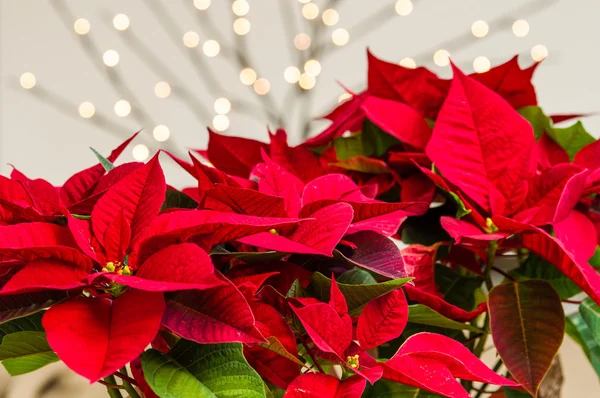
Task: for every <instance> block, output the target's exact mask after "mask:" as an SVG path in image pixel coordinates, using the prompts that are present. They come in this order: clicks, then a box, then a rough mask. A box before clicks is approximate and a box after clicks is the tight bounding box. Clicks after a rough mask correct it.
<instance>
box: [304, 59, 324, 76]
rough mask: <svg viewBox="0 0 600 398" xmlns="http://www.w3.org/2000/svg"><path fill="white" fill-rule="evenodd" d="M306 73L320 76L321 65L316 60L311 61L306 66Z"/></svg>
mask: <svg viewBox="0 0 600 398" xmlns="http://www.w3.org/2000/svg"><path fill="white" fill-rule="evenodd" d="M304 72H306V73H308V74H309V75H311V76H315V77H316V76H319V73H321V64H320V63H319V61H317V60H316V59H309V60H308V61H306V63H305V64H304Z"/></svg>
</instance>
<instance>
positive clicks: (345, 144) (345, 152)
mask: <svg viewBox="0 0 600 398" xmlns="http://www.w3.org/2000/svg"><path fill="white" fill-rule="evenodd" d="M333 147H334V148H335V155H336V156H337V158H338V160H347V159H350V158H352V157H354V156H359V155H362V156H370V155H372V154H373V148H372V147H371V146H370V144H369V143H367V142H365V141H364V140H363V136H362V133H357V134H352V135H351V136H349V137H337V138H334V139H333Z"/></svg>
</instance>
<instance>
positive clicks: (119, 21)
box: [113, 14, 129, 31]
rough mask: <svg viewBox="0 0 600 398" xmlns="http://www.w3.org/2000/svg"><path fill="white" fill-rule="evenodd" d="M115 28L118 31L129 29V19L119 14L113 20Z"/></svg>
mask: <svg viewBox="0 0 600 398" xmlns="http://www.w3.org/2000/svg"><path fill="white" fill-rule="evenodd" d="M113 26H114V27H115V29H116V30H121V31H123V30H127V28H129V17H128V16H127V15H125V14H117V15H115V17H114V18H113Z"/></svg>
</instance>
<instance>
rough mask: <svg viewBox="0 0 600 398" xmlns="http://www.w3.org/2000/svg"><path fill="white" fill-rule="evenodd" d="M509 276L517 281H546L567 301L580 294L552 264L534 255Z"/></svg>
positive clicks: (578, 289)
mask: <svg viewBox="0 0 600 398" xmlns="http://www.w3.org/2000/svg"><path fill="white" fill-rule="evenodd" d="M511 275H512V276H514V277H515V278H516V279H518V280H525V279H543V280H545V281H548V282H550V284H551V285H552V287H554V289H556V291H557V292H558V294H559V295H560V297H561V298H563V299H568V298H570V297H573V296H574V295H576V294H577V293H579V292H581V289H580V288H579V286H577V285H576V284H575V282H573V281H572V280H571V279H569V278H568V277H567V276H565V274H563V273H562V272H560V271H559V270H558V268H556V267H555V266H554V265H552V263H550V262H548V261H546V260H544V259H543V258H541V257H540V256H538V255H536V254H534V253H530V254H529V256H528V257H527V260H525V261H524V262H523V264H521V266H520V267H519V268H517V269H515V270H513V271H512V272H511Z"/></svg>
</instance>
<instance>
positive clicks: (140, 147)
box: [131, 144, 150, 162]
mask: <svg viewBox="0 0 600 398" xmlns="http://www.w3.org/2000/svg"><path fill="white" fill-rule="evenodd" d="M131 154H132V155H133V158H134V159H135V160H137V161H138V162H143V161H144V160H146V159H148V156H150V150H149V149H148V147H147V146H146V145H144V144H137V145H136V146H134V147H133V149H132V150H131Z"/></svg>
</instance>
